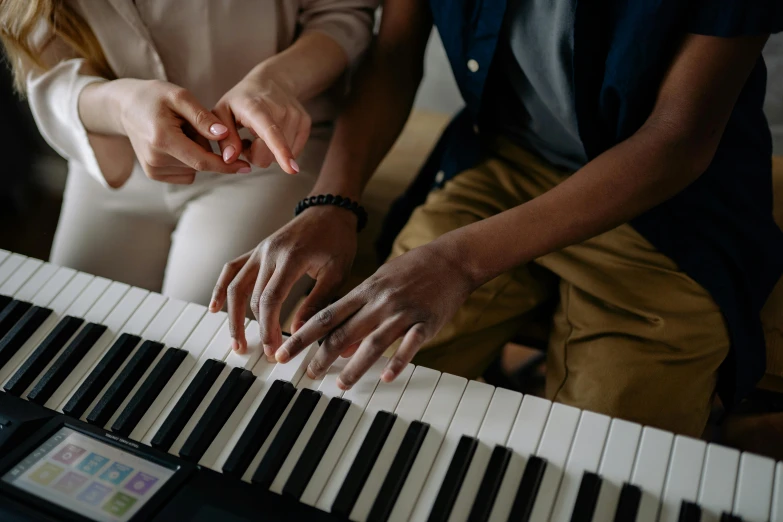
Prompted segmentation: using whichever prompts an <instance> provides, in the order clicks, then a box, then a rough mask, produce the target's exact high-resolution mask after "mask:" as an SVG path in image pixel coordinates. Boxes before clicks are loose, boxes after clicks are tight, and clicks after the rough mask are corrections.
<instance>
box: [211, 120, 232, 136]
mask: <svg viewBox="0 0 783 522" xmlns="http://www.w3.org/2000/svg"><path fill="white" fill-rule="evenodd" d="M209 132H211V133H212V134H214V135H215V136H220V135H221V134H225V133H226V132H228V127H226V126H225V125H222V124H220V123H216V124H214V125H212V126H211V127H210V128H209Z"/></svg>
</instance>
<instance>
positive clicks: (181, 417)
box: [151, 359, 293, 451]
mask: <svg viewBox="0 0 783 522" xmlns="http://www.w3.org/2000/svg"><path fill="white" fill-rule="evenodd" d="M225 366H226V364H225V363H224V362H223V361H216V360H213V359H209V360H207V361H205V362H204V364H203V365H202V366H201V368H200V369H199V371H198V373H197V374H196V377H195V378H194V379H193V380H192V381H191V382H190V384H189V385H188V387H187V389H186V390H185V392H184V393H183V394H182V395H181V396H180V399H179V401H177V404H176V405H175V406H174V407H173V408H172V409H171V411H170V413H169V414H168V415H167V416H165V417H164V420H163V423H162V424H161V427H160V429H159V430H158V431H157V432H156V434H155V436H154V437H153V438H152V442H151V446H152V447H153V448H157V449H160V450H162V451H167V450H168V449H169V448H170V447H171V445H172V443H173V442H174V440H175V439H176V438H177V437H178V436H179V434H180V432H181V431H182V428H184V427H185V424H186V423H187V422H188V419H190V417H191V416H192V415H193V412H195V411H196V408H197V407H198V405H199V404H200V403H201V401H202V400H203V399H204V396H205V395H206V394H207V392H208V391H209V389H210V388H211V387H212V385H213V384H214V383H215V380H216V379H217V378H218V375H220V373H221V371H222V370H223V368H224V367H225ZM291 393H292V394H293V391H292V392H291Z"/></svg>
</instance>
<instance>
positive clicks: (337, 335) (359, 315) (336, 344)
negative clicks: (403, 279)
mask: <svg viewBox="0 0 783 522" xmlns="http://www.w3.org/2000/svg"><path fill="white" fill-rule="evenodd" d="M376 324H377V323H376V322H375V320H374V319H373V315H372V312H370V310H369V308H368V307H366V306H365V307H362V308H361V309H359V311H358V312H356V313H355V314H354V315H352V316H351V317H350V318H349V319H348V320H347V321H345V322H344V323H343V324H341V325H340V326H338V327H337V328H334V329H333V330H332V331H331V332H329V333H328V334H327V335H326V336H325V337H324V338H323V340H322V342H321V346H320V347H319V348H318V352H316V354H315V356H314V357H313V360H312V361H310V365H309V366H308V367H307V373H308V375H309V376H310V377H311V378H317V377H320V376H321V375H323V374H324V373H326V371H327V370H328V369H329V367H331V366H332V364H333V363H334V361H335V360H337V358H338V357H340V354H342V353H343V352H344V351H345V350H346V349H347V348H349V347H350V346H351V345H352V344H355V343H357V342H360V341H361V340H362V339H363V338H364V337H365V336H366V335H367V334H369V333H370V332H372V330H373V329H374V328H375V325H376Z"/></svg>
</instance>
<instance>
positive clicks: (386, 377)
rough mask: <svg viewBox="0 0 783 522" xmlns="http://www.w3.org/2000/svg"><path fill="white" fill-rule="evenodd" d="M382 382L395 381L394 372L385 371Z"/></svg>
mask: <svg viewBox="0 0 783 522" xmlns="http://www.w3.org/2000/svg"><path fill="white" fill-rule="evenodd" d="M381 380H382V381H383V382H387V383H388V382H392V381H393V380H394V372H392V371H391V370H383V373H382V374H381Z"/></svg>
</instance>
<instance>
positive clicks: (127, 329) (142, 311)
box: [122, 292, 168, 336]
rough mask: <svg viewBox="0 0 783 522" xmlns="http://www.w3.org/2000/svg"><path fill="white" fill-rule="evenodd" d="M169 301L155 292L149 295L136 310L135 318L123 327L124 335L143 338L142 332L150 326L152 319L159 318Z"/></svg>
mask: <svg viewBox="0 0 783 522" xmlns="http://www.w3.org/2000/svg"><path fill="white" fill-rule="evenodd" d="M167 301H168V298H167V297H163V296H162V295H160V294H156V293H154V292H152V293H149V294H148V295H147V297H145V298H144V301H142V302H141V304H140V305H139V307H138V308H137V309H136V312H135V313H134V314H133V316H132V317H131V318H130V319H129V320H128V322H127V323H125V325H124V326H123V327H122V333H128V334H130V335H138V336H141V334H142V332H144V330H145V329H146V328H147V327H148V326H149V325H150V323H151V322H152V319H153V318H154V317H157V315H158V313H159V312H160V311H161V310H162V309H163V305H165V304H166V302H167Z"/></svg>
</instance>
